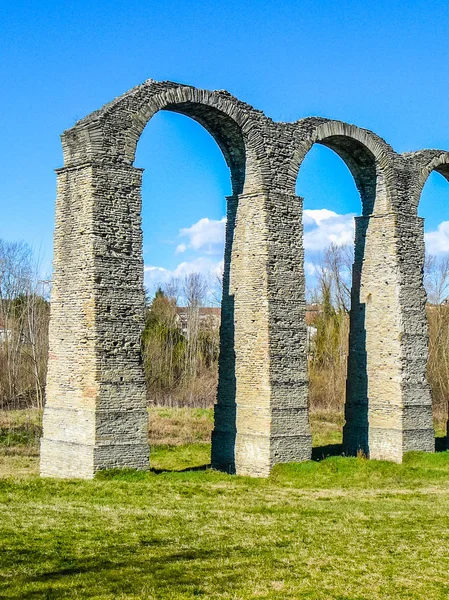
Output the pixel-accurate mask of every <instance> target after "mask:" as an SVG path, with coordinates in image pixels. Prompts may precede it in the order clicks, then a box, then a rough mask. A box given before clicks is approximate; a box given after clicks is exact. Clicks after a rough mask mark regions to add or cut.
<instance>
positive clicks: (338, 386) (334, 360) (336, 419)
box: [296, 144, 361, 453]
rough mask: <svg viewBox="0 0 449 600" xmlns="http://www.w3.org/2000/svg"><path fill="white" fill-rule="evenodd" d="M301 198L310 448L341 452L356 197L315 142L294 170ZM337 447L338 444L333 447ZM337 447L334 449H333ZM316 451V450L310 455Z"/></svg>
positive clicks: (331, 154)
mask: <svg viewBox="0 0 449 600" xmlns="http://www.w3.org/2000/svg"><path fill="white" fill-rule="evenodd" d="M296 193H297V195H298V196H300V197H302V198H303V199H304V203H303V226H304V271H305V279H306V325H307V346H308V347H307V354H308V371H309V406H310V416H311V423H312V431H313V436H314V440H313V441H314V445H315V446H317V444H318V446H327V448H326V449H325V450H324V449H323V450H320V451H319V452H321V453H326V452H329V451H330V448H329V447H328V446H329V445H331V444H333V445H335V448H333V449H332V450H333V451H340V452H341V442H342V429H343V422H344V404H345V397H346V375H347V356H348V339H349V311H350V304H351V284H352V265H353V262H354V261H353V258H354V217H355V216H356V215H358V214H360V213H361V200H360V193H359V191H358V190H357V187H356V184H355V181H354V178H353V176H352V174H351V172H350V171H349V169H348V168H347V165H346V164H345V162H344V161H343V160H341V158H340V157H339V156H338V155H337V154H336V153H335V151H333V150H330V149H329V148H326V147H325V146H323V145H321V144H314V145H313V146H312V148H311V149H310V150H309V152H308V153H307V155H306V157H305V159H304V161H303V162H302V164H301V168H300V170H299V174H298V179H297V183H296ZM338 445H340V446H338ZM337 446H338V447H337ZM315 452H316V451H315Z"/></svg>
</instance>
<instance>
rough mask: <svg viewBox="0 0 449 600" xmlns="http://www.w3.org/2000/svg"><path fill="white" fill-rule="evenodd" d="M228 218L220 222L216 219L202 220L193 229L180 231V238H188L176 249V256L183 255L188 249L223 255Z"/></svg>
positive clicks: (187, 228) (186, 228) (188, 228)
mask: <svg viewBox="0 0 449 600" xmlns="http://www.w3.org/2000/svg"><path fill="white" fill-rule="evenodd" d="M225 226H226V217H223V218H222V219H220V220H219V221H217V220H214V219H208V218H207V217H205V218H204V219H200V220H199V221H197V222H196V223H194V224H193V225H192V226H191V227H185V228H183V229H180V230H179V237H180V238H187V241H186V242H182V243H181V244H179V245H178V246H177V248H176V254H181V253H182V252H185V251H186V250H188V249H192V250H202V251H203V252H205V253H206V254H218V253H223V247H224V238H225Z"/></svg>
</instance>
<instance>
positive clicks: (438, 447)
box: [435, 436, 448, 452]
mask: <svg viewBox="0 0 449 600" xmlns="http://www.w3.org/2000/svg"><path fill="white" fill-rule="evenodd" d="M447 449H448V448H447V437H446V436H444V437H437V438H435V452H446V450H447Z"/></svg>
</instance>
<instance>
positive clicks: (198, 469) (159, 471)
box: [150, 463, 211, 475]
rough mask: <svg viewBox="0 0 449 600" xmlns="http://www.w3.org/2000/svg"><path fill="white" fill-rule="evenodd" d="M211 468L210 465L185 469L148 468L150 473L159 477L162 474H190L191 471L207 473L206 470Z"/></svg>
mask: <svg viewBox="0 0 449 600" xmlns="http://www.w3.org/2000/svg"><path fill="white" fill-rule="evenodd" d="M210 468H211V464H210V463H209V464H207V465H198V466H196V467H186V468H185V469H156V468H155V467H150V472H151V473H154V474H155V475H161V474H162V473H190V472H193V471H207V469H210Z"/></svg>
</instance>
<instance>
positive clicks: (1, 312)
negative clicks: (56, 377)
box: [0, 240, 49, 408]
mask: <svg viewBox="0 0 449 600" xmlns="http://www.w3.org/2000/svg"><path fill="white" fill-rule="evenodd" d="M47 287H48V286H47ZM45 295H46V292H45V290H44V286H43V282H42V281H40V280H39V268H38V264H37V263H36V261H35V260H34V258H33V253H32V251H31V248H30V247H29V246H27V245H26V244H24V243H23V242H6V241H4V240H0V321H1V323H0V329H1V334H0V369H1V378H0V393H1V405H2V406H3V407H11V406H15V407H19V406H22V405H24V404H25V405H27V406H29V405H31V406H36V407H38V408H42V406H43V403H44V388H45V375H46V365H47V344H48V318H49V304H48V302H47V300H46V298H45V297H44V296H45Z"/></svg>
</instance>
